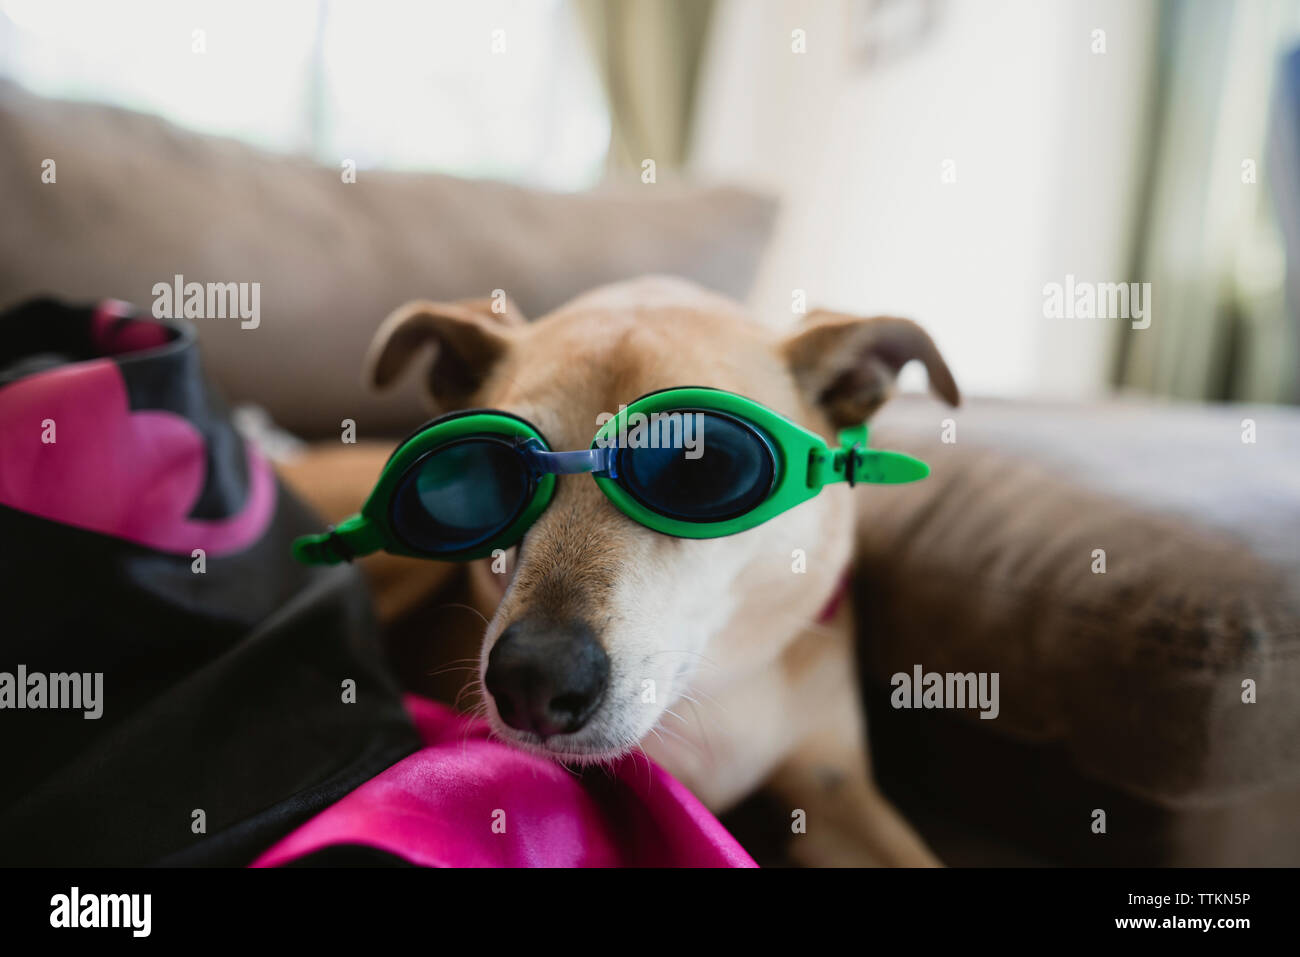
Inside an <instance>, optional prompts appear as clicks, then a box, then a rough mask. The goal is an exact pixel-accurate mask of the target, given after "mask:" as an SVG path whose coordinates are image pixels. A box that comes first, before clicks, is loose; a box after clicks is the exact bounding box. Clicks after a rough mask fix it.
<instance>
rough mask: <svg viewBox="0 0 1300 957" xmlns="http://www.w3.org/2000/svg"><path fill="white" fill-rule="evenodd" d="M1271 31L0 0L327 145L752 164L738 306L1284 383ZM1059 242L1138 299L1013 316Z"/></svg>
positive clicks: (20, 49) (1043, 9) (159, 95)
mask: <svg viewBox="0 0 1300 957" xmlns="http://www.w3.org/2000/svg"><path fill="white" fill-rule="evenodd" d="M1297 44H1300V3H1297V2H1296V0H1240V2H1231V3H1230V2H1220V0H1168V2H1159V0H1141V2H1131V0H1055V2H1050V3H1042V2H1036V0H997V2H980V0H757V2H755V0H483V2H476V3H472V4H471V3H451V2H446V3H443V2H434V3H400V2H395V0H379V2H367V3H360V2H356V3H352V2H346V0H284V2H279V3H275V4H266V3H257V2H251V0H249V2H241V0H226V2H220V3H215V2H214V3H205V2H175V0H130V2H125V3H114V4H104V3H100V2H96V0H62V2H46V0H0V70H2V72H3V75H4V76H5V77H7V78H9V79H10V80H13V81H15V82H16V83H17V84H20V85H21V86H22V87H23V88H25V89H26V90H28V91H31V92H34V93H36V94H40V95H42V96H48V97H57V98H62V99H72V100H83V101H93V102H97V103H105V104H112V105H116V106H121V107H126V108H129V109H131V110H136V111H144V112H147V113H153V114H157V115H158V116H160V117H163V118H165V119H167V120H169V121H172V122H174V123H176V124H179V125H181V126H183V127H185V128H187V129H190V130H194V131H197V132H201V133H205V134H214V135H219V136H225V137H234V138H237V139H239V140H243V141H245V142H247V143H249V144H251V145H253V146H256V147H258V148H262V149H266V150H270V151H274V152H277V153H285V154H296V155H301V156H306V157H310V158H312V159H314V160H316V161H317V162H319V163H320V164H322V165H325V166H331V167H335V168H337V166H338V164H339V162H340V158H348V159H350V160H352V161H353V162H355V163H356V165H357V167H358V168H359V169H361V170H368V169H381V168H382V169H388V170H402V171H424V172H439V173H447V174H453V175H456V176H462V177H473V178H487V179H495V180H504V181H508V182H511V183H516V184H522V185H526V186H529V187H537V188H542V189H547V190H559V191H579V190H585V189H588V188H590V187H594V186H597V185H598V184H601V183H605V184H609V183H618V182H626V183H628V184H638V185H639V184H641V177H642V173H643V163H644V161H645V160H647V159H649V160H653V161H654V163H655V168H656V169H655V175H656V178H657V181H658V182H660V183H663V182H665V181H667V180H671V179H673V178H682V179H686V180H689V181H691V182H697V183H698V182H709V183H719V182H727V183H735V184H741V185H744V186H747V187H750V188H752V189H755V190H758V191H761V192H762V193H764V194H767V195H770V196H773V197H775V198H777V199H778V200H779V206H778V213H777V216H776V220H775V222H774V224H773V227H772V229H771V233H770V237H766V238H765V239H766V241H765V242H764V244H763V248H762V255H761V260H760V261H759V262H758V263H757V264H756V268H755V269H754V270H753V278H752V282H750V283H748V284H746V285H747V288H746V289H744V290H743V293H744V295H745V296H746V297H747V298H748V299H749V301H750V303H751V304H752V305H753V307H754V309H755V311H756V313H757V314H759V315H760V316H761V317H763V318H764V320H765V321H769V322H773V323H780V322H787V321H791V320H792V318H793V316H794V309H793V308H792V303H793V302H794V301H795V300H796V299H797V298H798V297H797V295H796V291H797V290H801V291H803V292H804V293H805V294H806V297H807V300H808V302H809V304H810V305H827V306H832V307H836V308H840V309H845V310H850V311H858V312H894V313H898V314H903V315H908V316H912V317H914V318H916V319H918V320H919V321H921V322H922V323H923V324H925V326H926V327H927V328H928V329H929V330H930V331H931V332H932V333H933V334H934V335H935V337H936V339H937V340H938V341H939V342H940V345H941V347H942V348H943V350H944V352H945V354H946V355H947V356H948V357H949V359H950V361H951V364H952V365H953V367H954V371H955V373H956V375H957V378H958V381H959V382H960V383H961V384H962V386H963V388H964V389H965V390H966V391H968V392H972V393H984V394H993V395H1007V396H1021V395H1040V396H1065V397H1090V396H1096V395H1100V394H1104V393H1107V392H1109V391H1111V390H1113V389H1117V388H1118V389H1126V390H1133V391H1138V392H1145V393H1154V394H1163V395H1170V396H1177V397H1180V398H1200V399H1246V400H1263V401H1294V400H1295V398H1296V388H1297V383H1296V380H1297V373H1296V369H1297V366H1298V365H1300V362H1298V361H1297V355H1298V353H1297V346H1296V343H1297V339H1298V338H1300V335H1298V329H1300V320H1298V319H1297V315H1298V313H1300V310H1297V308H1296V306H1295V299H1294V295H1295V293H1294V289H1295V278H1296V277H1295V272H1296V268H1297V262H1298V260H1297V255H1298V254H1297V252H1296V246H1297V237H1296V235H1295V231H1296V223H1297V213H1298V208H1297V205H1296V204H1297V189H1298V187H1300V130H1298V123H1297V117H1298V116H1300V65H1297V61H1296V59H1295V58H1294V57H1292V58H1291V59H1290V60H1288V55H1289V54H1290V53H1291V51H1293V50H1294V49H1295V48H1296V47H1297ZM200 47H201V48H202V49H200ZM1288 64H1290V66H1289V67H1288ZM1288 238H1289V239H1290V241H1291V249H1292V251H1291V254H1290V257H1288V254H1287V241H1288ZM649 265H658V264H649ZM1288 272H1290V275H1291V283H1290V286H1288ZM1067 275H1073V276H1075V277H1076V279H1077V280H1079V281H1091V282H1150V283H1152V287H1153V312H1152V319H1153V321H1152V324H1151V327H1150V328H1149V329H1145V330H1133V331H1130V330H1129V328H1128V324H1127V323H1124V322H1123V321H1121V320H1113V321H1112V320H1105V319H1048V318H1045V317H1044V315H1043V299H1044V293H1043V287H1044V285H1045V284H1048V283H1052V282H1056V283H1064V282H1065V277H1066V276H1067ZM213 278H220V277H213ZM1288 288H1290V289H1292V290H1293V291H1292V293H1291V294H1290V298H1288V292H1287V289H1288ZM575 291H576V290H575ZM728 291H733V292H736V291H740V290H736V289H729V290H728ZM135 298H136V299H137V300H138V299H139V298H140V297H139V296H136V297H135ZM547 305H552V304H551V303H547ZM909 384H914V383H911V382H910V380H909Z"/></svg>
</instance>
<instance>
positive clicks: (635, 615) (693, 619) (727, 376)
mask: <svg viewBox="0 0 1300 957" xmlns="http://www.w3.org/2000/svg"><path fill="white" fill-rule="evenodd" d="M494 306H495V307H496V308H495V309H494ZM426 347H432V351H433V360H432V363H431V364H430V365H429V367H428V372H427V377H428V378H427V381H428V394H429V396H430V397H431V398H432V400H433V402H434V404H435V405H436V407H437V408H438V410H439V411H449V410H451V409H456V408H463V407H467V406H474V407H480V408H496V409H501V410H503V411H506V412H511V413H514V414H515V415H519V416H522V417H523V418H525V419H527V420H528V421H530V422H532V423H533V424H534V425H536V426H537V427H538V428H539V429H540V430H541V432H542V434H543V435H545V436H546V438H547V441H548V442H549V443H550V446H551V448H552V449H556V450H569V449H585V448H588V447H589V446H590V445H591V442H592V438H593V436H594V435H595V433H596V430H597V427H598V423H599V422H600V421H603V418H601V419H598V416H601V413H607V414H612V413H616V412H617V411H618V409H619V407H620V405H626V404H630V403H631V402H632V401H633V400H635V399H637V398H638V397H640V396H642V395H645V394H646V393H648V392H653V391H656V390H659V389H665V388H670V387H674V386H712V387H716V388H721V389H726V390H729V391H732V392H736V393H739V394H741V395H744V396H747V397H749V398H751V399H754V400H757V401H758V402H761V403H763V404H764V405H766V406H768V407H769V408H771V409H773V410H775V411H777V412H779V413H781V414H783V415H785V416H787V417H789V418H791V419H793V420H795V421H797V422H800V423H801V424H803V425H804V426H806V427H808V428H810V429H812V430H814V431H816V432H818V433H820V434H822V435H824V436H826V437H827V438H828V439H831V440H833V439H834V437H835V433H836V430H838V429H839V428H842V427H844V426H848V425H854V424H857V423H860V422H862V421H864V420H865V419H867V418H868V417H869V416H870V415H871V414H872V413H873V412H874V411H875V409H876V408H877V407H878V406H880V405H881V403H883V402H884V401H885V399H886V398H887V397H888V395H889V392H890V390H891V388H892V385H893V382H894V379H895V376H896V375H897V373H898V370H899V369H900V368H901V367H902V366H903V365H904V364H905V363H907V362H908V361H910V360H912V359H919V360H920V361H921V362H923V363H924V364H925V367H926V370H927V372H928V375H929V379H930V383H931V386H932V388H933V389H934V390H935V391H936V392H937V393H938V394H939V395H940V396H942V397H943V398H944V399H946V400H947V401H948V402H950V403H953V404H956V402H957V400H958V396H957V387H956V385H955V383H954V382H953V379H952V375H951V374H950V373H949V371H948V368H947V367H946V366H945V365H944V362H943V359H942V358H941V357H940V355H939V353H938V350H937V349H936V348H935V346H934V343H933V342H932V341H931V340H930V338H929V337H928V336H927V335H926V334H925V333H924V332H923V331H922V330H921V329H920V328H919V327H918V326H916V325H914V324H913V323H911V322H909V321H908V320H905V319H893V318H883V317H882V318H872V319H859V318H854V317H851V316H846V315H839V314H834V313H826V312H818V313H813V314H811V315H810V316H809V317H808V318H807V319H806V320H805V322H804V323H803V324H802V326H801V327H800V328H799V329H797V330H796V331H795V332H793V333H792V334H789V335H778V334H776V333H773V332H772V331H770V330H767V329H765V328H763V327H761V326H759V325H758V324H756V323H753V322H750V321H749V320H747V318H746V317H745V315H744V313H743V312H742V311H741V309H740V307H739V306H737V305H736V304H735V303H733V302H731V301H730V300H727V299H724V298H722V297H719V296H716V295H713V294H711V293H708V292H706V291H704V290H702V289H700V288H698V287H696V286H694V285H692V284H690V283H686V282H683V281H680V280H673V279H665V278H646V279H641V280H636V281H632V282H627V283H621V284H618V285H614V286H608V287H604V288H601V289H598V290H596V291H594V292H591V293H588V294H586V295H584V296H582V297H580V298H578V299H576V300H574V301H573V302H570V303H568V304H567V305H565V306H563V307H562V308H560V309H558V310H556V311H555V312H553V313H551V314H550V315H548V316H546V317H544V318H542V319H540V320H538V321H537V322H533V323H526V322H525V321H524V320H523V318H522V317H521V316H520V315H519V313H518V311H517V310H516V309H515V308H514V307H513V305H512V304H510V303H509V302H508V301H506V300H504V299H502V300H498V301H496V302H495V303H494V302H493V301H492V300H477V301H473V302H461V303H453V304H448V303H432V302H415V303H410V304H408V305H406V306H403V307H402V308H401V309H399V310H397V311H396V312H395V313H393V315H391V316H390V317H389V318H388V319H387V320H386V321H385V322H384V324H383V325H382V326H381V328H380V330H379V332H378V334H377V335H376V337H375V342H374V344H373V346H372V348H371V353H370V356H369V360H368V363H367V377H368V379H369V381H370V382H371V384H372V385H374V386H375V387H378V388H383V387H385V386H387V385H390V384H391V383H392V382H393V381H394V379H395V378H396V377H397V376H398V375H399V374H400V373H401V372H402V370H403V369H404V368H405V367H406V366H407V365H408V364H409V363H411V362H412V361H413V360H414V359H415V358H417V356H421V355H423V354H425V350H426ZM859 494H861V493H859ZM850 495H851V492H850V491H849V489H848V488H847V487H846V486H843V485H835V486H830V487H828V488H826V489H825V490H824V491H823V492H822V493H821V494H820V495H819V496H817V497H816V498H815V499H813V500H811V501H809V502H806V503H804V504H802V505H800V506H798V507H796V508H794V509H791V510H789V511H787V512H785V513H784V514H782V515H780V516H778V517H777V518H775V519H773V520H771V521H769V522H766V523H765V524H762V525H759V526H758V527H756V528H754V529H751V530H749V531H747V532H743V533H741V534H738V535H732V536H729V537H726V538H717V539H705V540H685V539H678V538H672V537H669V536H667V535H663V534H660V533H658V532H655V531H652V530H651V529H649V528H645V527H643V526H642V525H640V524H638V523H637V522H635V521H633V520H632V519H631V518H629V517H627V516H626V515H624V514H623V513H622V512H620V511H619V510H618V509H617V508H615V507H614V506H613V505H612V504H611V503H610V502H609V501H608V500H607V499H606V498H605V496H604V495H603V494H602V493H601V491H600V490H599V488H598V487H597V485H596V483H595V482H594V481H593V480H592V479H591V477H590V476H588V475H567V476H560V477H559V478H558V479H557V486H556V493H555V496H554V499H553V500H552V502H551V504H550V506H549V508H548V509H547V510H546V511H545V512H544V513H543V514H542V515H541V517H540V518H539V519H538V520H537V522H536V523H535V524H534V525H533V526H532V528H531V529H530V530H529V531H528V533H527V534H526V535H525V537H524V539H523V540H522V542H521V543H520V546H519V548H518V551H517V553H516V554H515V555H514V556H513V559H512V561H511V562H510V563H509V564H510V567H508V576H502V587H503V589H504V595H503V596H502V599H501V603H500V606H499V608H498V610H497V613H496V615H495V617H494V618H493V619H492V621H491V623H490V624H489V626H488V629H487V633H486V635H485V637H484V641H483V649H482V655H481V658H480V675H481V677H482V678H483V682H484V686H485V688H486V691H487V694H486V695H485V697H486V698H487V699H488V714H489V718H490V719H491V721H492V724H493V726H494V728H495V729H496V731H497V732H498V733H499V734H500V735H501V736H502V737H504V738H506V739H508V740H510V741H513V742H515V743H517V744H519V745H521V746H523V747H525V748H529V749H532V750H539V751H544V752H546V753H548V754H552V755H554V756H556V757H559V758H563V759H566V760H570V759H571V760H578V761H581V760H598V759H601V758H606V757H611V756H613V755H615V754H618V753H621V752H623V751H625V750H627V749H629V748H631V747H633V746H634V745H635V744H636V743H637V742H639V741H640V740H641V738H643V737H644V736H646V735H647V734H648V733H649V732H650V730H651V729H652V728H653V727H654V726H655V725H656V723H657V722H658V721H659V719H660V718H661V717H662V715H663V714H664V712H665V710H666V709H668V708H670V707H671V706H672V704H673V702H674V701H675V700H676V699H677V698H678V697H679V696H680V695H682V694H683V693H686V692H687V689H688V688H689V687H690V685H691V683H692V682H693V681H696V680H701V679H703V678H704V677H706V676H707V678H708V680H709V682H710V683H713V684H716V683H719V682H728V681H739V680H743V679H744V677H745V674H746V672H747V671H752V670H753V669H756V668H759V667H761V666H763V665H765V664H767V663H769V662H770V661H771V660H772V659H773V658H774V657H775V656H776V655H778V654H779V653H780V651H781V649H782V647H783V645H784V644H785V643H787V642H788V641H789V640H790V639H791V638H792V637H793V636H794V635H795V634H797V633H798V632H799V630H800V629H801V628H802V627H803V626H804V625H805V624H807V623H808V622H809V621H811V620H812V619H814V618H815V617H816V615H817V612H818V610H819V608H820V607H821V606H822V605H823V603H824V602H825V601H826V600H827V598H828V596H829V595H830V594H831V593H832V592H833V590H834V588H835V586H836V583H837V581H838V580H839V577H840V575H841V574H842V572H843V570H844V568H845V566H846V564H847V562H848V560H849V554H850V550H851V534H852V533H851V526H852V522H851V508H852V505H851V500H850ZM801 569H806V571H803V570H801Z"/></svg>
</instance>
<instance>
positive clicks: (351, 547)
mask: <svg viewBox="0 0 1300 957" xmlns="http://www.w3.org/2000/svg"><path fill="white" fill-rule="evenodd" d="M383 547H384V542H383V538H382V537H381V535H380V534H379V532H378V530H377V529H376V528H375V526H374V525H372V524H371V523H370V522H369V521H368V520H367V519H366V518H365V517H364V516H362V515H353V516H352V517H351V518H348V519H345V520H344V521H343V522H341V523H339V525H338V526H337V527H335V528H331V529H330V530H329V531H327V532H322V533H320V534H318V535H303V536H300V537H299V538H296V539H294V542H293V557H294V558H296V559H297V560H298V561H300V562H302V563H303V564H304V565H337V564H338V563H339V562H350V561H352V559H354V558H358V557H360V556H362V555H369V554H370V553H371V552H377V551H379V550H380V549H381V548H383Z"/></svg>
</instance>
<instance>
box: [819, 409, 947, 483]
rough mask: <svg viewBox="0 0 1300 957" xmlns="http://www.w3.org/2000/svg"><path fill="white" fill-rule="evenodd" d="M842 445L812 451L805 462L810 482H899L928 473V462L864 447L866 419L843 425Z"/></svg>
mask: <svg viewBox="0 0 1300 957" xmlns="http://www.w3.org/2000/svg"><path fill="white" fill-rule="evenodd" d="M839 439H840V445H841V446H842V448H840V449H837V450H835V451H833V452H831V454H830V455H826V454H825V453H823V452H813V454H812V456H811V458H810V459H809V462H808V478H809V485H810V486H815V487H820V486H822V485H829V484H831V483H832V482H848V483H849V485H850V487H851V486H854V485H858V484H868V485H900V484H902V483H904V482H915V481H918V480H920V479H923V478H925V477H926V476H927V475H929V474H930V466H928V465H926V464H925V463H924V462H922V461H921V460H920V459H917V458H913V457H912V456H910V455H906V454H904V453H902V452H890V451H887V450H884V449H869V448H867V440H868V431H867V426H866V423H863V424H862V425H856V426H853V427H852V428H848V429H844V430H842V431H841V432H840V435H839Z"/></svg>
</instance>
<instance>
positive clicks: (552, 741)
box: [491, 715, 636, 764]
mask: <svg viewBox="0 0 1300 957" xmlns="http://www.w3.org/2000/svg"><path fill="white" fill-rule="evenodd" d="M491 725H492V731H493V734H494V735H495V736H496V737H497V738H499V739H500V740H502V741H505V742H506V743H507V744H509V745H510V746H511V747H515V748H518V749H519V750H520V751H527V752H528V753H529V754H536V755H539V756H541V757H547V758H550V759H551V760H553V761H558V762H559V763H561V764H609V763H611V762H613V761H617V760H618V759H619V758H622V757H625V756H626V755H628V754H630V753H632V751H633V750H635V747H636V745H635V744H619V743H606V742H602V741H600V740H599V739H596V738H593V737H592V736H590V735H584V734H582V733H581V732H579V733H577V734H553V735H551V736H550V737H547V738H543V737H541V736H539V735H536V734H533V733H532V732H530V731H518V730H516V729H514V728H511V727H509V726H508V725H506V724H504V723H503V722H502V721H501V720H500V719H498V718H497V717H496V716H495V715H494V716H493V717H492V720H491Z"/></svg>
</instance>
